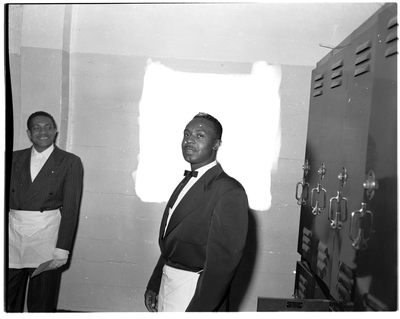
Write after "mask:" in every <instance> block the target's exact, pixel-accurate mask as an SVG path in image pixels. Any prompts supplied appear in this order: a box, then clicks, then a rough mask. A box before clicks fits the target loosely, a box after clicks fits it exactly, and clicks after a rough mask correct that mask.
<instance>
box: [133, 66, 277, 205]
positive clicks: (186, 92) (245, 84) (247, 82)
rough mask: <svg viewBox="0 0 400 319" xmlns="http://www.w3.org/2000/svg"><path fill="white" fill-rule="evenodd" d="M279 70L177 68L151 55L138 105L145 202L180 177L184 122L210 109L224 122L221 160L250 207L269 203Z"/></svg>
mask: <svg viewBox="0 0 400 319" xmlns="http://www.w3.org/2000/svg"><path fill="white" fill-rule="evenodd" d="M280 81H281V70H280V67H279V66H271V65H268V64H267V63H266V62H256V63H254V64H253V68H252V72H251V74H248V75H247V74H245V75H243V74H229V75H226V74H204V73H186V72H177V71H174V70H172V69H170V68H167V67H165V66H163V65H161V64H160V63H158V62H151V60H149V61H148V65H147V69H146V74H145V78H144V87H143V93H142V99H141V101H140V105H139V111H140V116H139V125H140V136H139V145H140V154H139V158H138V159H139V164H138V167H137V171H135V172H133V178H134V179H135V180H136V184H135V185H136V193H137V195H138V196H139V197H140V199H141V200H142V201H145V202H165V201H167V200H168V198H169V196H170V195H171V193H172V191H173V190H174V188H175V187H176V185H177V184H178V183H179V181H180V180H181V179H182V178H183V171H184V169H189V168H190V166H189V164H188V163H187V162H185V161H184V159H183V157H182V152H181V141H182V137H183V130H184V129H185V127H186V124H187V123H188V122H189V121H190V120H191V119H192V118H193V117H194V116H195V115H196V114H197V113H198V112H206V113H209V114H211V115H212V116H214V117H215V118H217V119H218V120H219V121H220V122H221V124H222V126H223V135H222V146H221V147H220V149H219V151H218V156H217V160H218V162H219V163H220V164H221V165H222V167H223V169H224V170H225V172H226V173H227V174H229V175H230V176H232V177H234V178H236V179H237V180H238V181H239V182H240V183H241V184H242V185H243V186H244V188H245V189H246V192H247V195H248V198H249V203H250V207H251V208H252V209H255V210H267V209H269V207H270V206H271V192H270V187H271V172H273V171H275V170H276V169H277V163H278V157H279V151H280V135H281V132H280V96H279V86H280Z"/></svg>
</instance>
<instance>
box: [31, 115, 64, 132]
mask: <svg viewBox="0 0 400 319" xmlns="http://www.w3.org/2000/svg"><path fill="white" fill-rule="evenodd" d="M37 116H46V117H48V118H49V119H50V120H51V121H52V122H53V126H54V128H55V129H56V128H57V124H56V121H55V120H54V118H53V117H52V116H51V115H50V114H49V113H47V112H44V111H37V112H35V113H32V114H31V115H30V116H29V118H28V121H27V122H26V125H27V126H28V130H30V129H31V127H30V125H31V121H32V119H33V118H35V117H37Z"/></svg>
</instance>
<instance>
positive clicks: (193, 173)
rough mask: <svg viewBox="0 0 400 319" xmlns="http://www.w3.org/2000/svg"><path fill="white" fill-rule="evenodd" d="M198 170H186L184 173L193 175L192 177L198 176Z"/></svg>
mask: <svg viewBox="0 0 400 319" xmlns="http://www.w3.org/2000/svg"><path fill="white" fill-rule="evenodd" d="M197 174H198V172H197V171H185V173H184V174H183V175H185V176H191V177H197Z"/></svg>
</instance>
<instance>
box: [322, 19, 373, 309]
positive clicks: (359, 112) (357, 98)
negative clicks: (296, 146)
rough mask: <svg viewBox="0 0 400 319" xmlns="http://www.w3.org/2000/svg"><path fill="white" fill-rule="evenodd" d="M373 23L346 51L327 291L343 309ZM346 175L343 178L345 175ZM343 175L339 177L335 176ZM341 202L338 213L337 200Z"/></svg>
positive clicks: (348, 294)
mask: <svg viewBox="0 0 400 319" xmlns="http://www.w3.org/2000/svg"><path fill="white" fill-rule="evenodd" d="M376 29H377V27H376V24H372V25H371V27H370V28H368V29H367V30H365V32H363V33H362V34H359V35H358V36H356V37H353V39H352V43H351V45H350V46H349V47H348V50H347V56H346V59H347V64H348V65H349V68H348V82H347V88H348V93H347V98H346V102H345V108H346V112H345V114H344V116H343V118H342V121H343V123H344V125H343V135H342V138H343V140H342V150H343V152H342V154H341V159H340V163H341V166H342V167H337V171H336V176H337V180H338V182H339V183H340V185H339V183H338V186H337V195H334V196H336V197H333V198H332V199H331V201H330V203H331V207H330V211H331V219H332V220H333V223H337V224H338V226H339V224H340V226H341V227H336V228H334V230H335V233H336V236H335V241H334V256H333V262H332V279H331V286H330V293H331V295H332V297H333V298H334V299H335V300H336V301H338V302H339V303H340V304H341V306H342V307H344V308H345V309H346V308H347V307H350V308H351V307H352V301H353V298H354V296H353V292H354V279H355V275H354V274H355V269H356V254H355V250H354V249H353V248H352V245H351V244H352V242H351V240H350V238H349V231H350V212H353V211H356V210H358V209H360V207H359V206H360V201H362V197H363V187H362V184H363V181H364V176H365V174H364V171H365V162H366V155H367V142H368V127H369V125H368V124H369V119H370V110H371V100H372V94H373V89H372V88H373V79H374V62H375V59H376V57H375V53H374V50H375V46H376V34H377V31H376ZM345 175H346V178H344V177H345ZM339 176H340V177H342V178H343V179H342V180H340V179H339V178H338V177H339ZM339 202H340V203H342V204H343V205H342V207H341V211H340V212H339V213H338V208H337V206H338V203H339ZM338 214H339V215H338Z"/></svg>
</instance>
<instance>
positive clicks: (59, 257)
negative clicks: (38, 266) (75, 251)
mask: <svg viewBox="0 0 400 319" xmlns="http://www.w3.org/2000/svg"><path fill="white" fill-rule="evenodd" d="M68 254H69V252H68V251H67V250H64V249H60V248H56V249H55V250H54V259H53V261H52V262H51V263H50V265H49V268H51V269H57V268H60V267H61V266H64V265H65V264H66V263H67V261H68Z"/></svg>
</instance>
